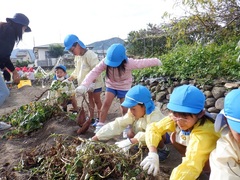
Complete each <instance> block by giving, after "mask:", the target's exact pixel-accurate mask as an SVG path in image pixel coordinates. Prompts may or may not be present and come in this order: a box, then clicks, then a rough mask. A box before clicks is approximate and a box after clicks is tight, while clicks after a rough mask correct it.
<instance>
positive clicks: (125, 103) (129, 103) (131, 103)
mask: <svg viewBox="0 0 240 180" xmlns="http://www.w3.org/2000/svg"><path fill="white" fill-rule="evenodd" d="M137 104H138V103H137V102H136V101H133V100H131V99H128V98H125V99H124V101H123V103H122V104H121V105H122V106H124V107H127V108H131V107H133V106H136V105H137Z"/></svg>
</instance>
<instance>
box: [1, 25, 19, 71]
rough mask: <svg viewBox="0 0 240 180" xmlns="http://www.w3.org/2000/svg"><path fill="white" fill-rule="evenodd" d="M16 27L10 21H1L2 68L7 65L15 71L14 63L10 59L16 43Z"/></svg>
mask: <svg viewBox="0 0 240 180" xmlns="http://www.w3.org/2000/svg"><path fill="white" fill-rule="evenodd" d="M15 39H16V33H15V29H14V28H13V27H12V26H11V24H9V23H0V68H1V69H3V68H4V67H7V68H8V69H9V70H10V71H11V72H12V71H14V69H15V68H14V66H13V63H12V62H11V60H10V56H11V53H12V50H13V48H14V45H15Z"/></svg>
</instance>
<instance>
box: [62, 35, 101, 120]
mask: <svg viewBox="0 0 240 180" xmlns="http://www.w3.org/2000/svg"><path fill="white" fill-rule="evenodd" d="M64 46H65V50H68V51H70V52H71V53H73V54H74V55H75V58H74V62H75V70H74V71H73V72H72V74H71V75H70V77H69V78H68V80H69V81H72V80H74V79H77V81H78V85H80V84H81V83H82V81H83V79H84V78H85V76H86V75H87V74H88V73H89V72H90V71H91V70H92V69H93V68H94V67H95V66H96V65H97V64H98V63H99V60H98V57H97V54H95V53H94V52H93V51H91V50H88V49H87V48H86V46H85V45H84V44H83V42H82V41H80V40H79V39H78V37H77V36H76V35H73V34H70V35H67V36H66V37H65V39H64ZM103 85H104V83H103V78H102V77H101V76H99V77H98V78H97V79H96V81H94V82H92V83H91V86H90V88H89V89H88V90H89V91H88V100H89V106H90V109H89V111H90V115H89V118H90V119H93V118H94V106H95V105H94V104H96V106H97V111H98V117H99V113H100V109H101V107H102V101H101V97H100V95H101V92H102V87H103Z"/></svg>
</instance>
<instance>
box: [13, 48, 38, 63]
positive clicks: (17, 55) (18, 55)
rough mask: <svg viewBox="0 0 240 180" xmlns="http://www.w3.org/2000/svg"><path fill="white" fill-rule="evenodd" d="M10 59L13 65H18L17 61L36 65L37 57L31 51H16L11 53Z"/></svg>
mask: <svg viewBox="0 0 240 180" xmlns="http://www.w3.org/2000/svg"><path fill="white" fill-rule="evenodd" d="M10 59H11V61H12V63H13V64H16V62H17V61H18V62H24V61H26V62H29V63H34V61H35V56H34V54H33V51H32V50H31V49H14V50H13V51H12V53H11V57H10Z"/></svg>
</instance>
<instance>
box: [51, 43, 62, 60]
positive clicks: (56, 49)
mask: <svg viewBox="0 0 240 180" xmlns="http://www.w3.org/2000/svg"><path fill="white" fill-rule="evenodd" d="M63 54H64V48H63V47H62V46H61V45H60V44H56V45H50V47H49V56H50V57H51V58H58V57H60V56H62V55H63Z"/></svg>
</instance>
